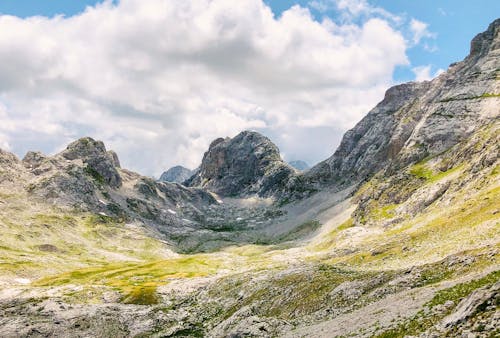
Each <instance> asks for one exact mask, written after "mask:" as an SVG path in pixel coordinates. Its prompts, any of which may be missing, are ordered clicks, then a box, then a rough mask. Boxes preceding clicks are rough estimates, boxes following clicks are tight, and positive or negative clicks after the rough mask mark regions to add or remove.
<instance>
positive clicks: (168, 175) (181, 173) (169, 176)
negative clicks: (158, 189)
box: [160, 165, 194, 183]
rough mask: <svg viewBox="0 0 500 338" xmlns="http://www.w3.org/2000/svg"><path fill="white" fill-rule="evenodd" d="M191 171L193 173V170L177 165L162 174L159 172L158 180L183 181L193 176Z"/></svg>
mask: <svg viewBox="0 0 500 338" xmlns="http://www.w3.org/2000/svg"><path fill="white" fill-rule="evenodd" d="M193 173H194V171H193V170H190V169H188V168H185V167H183V166H180V165H178V166H175V167H172V168H170V169H168V170H167V171H165V172H164V173H163V174H161V176H160V181H163V182H174V183H183V182H184V181H186V180H187V179H188V178H190V177H191V176H193Z"/></svg>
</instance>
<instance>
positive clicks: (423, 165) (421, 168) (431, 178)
mask: <svg viewBox="0 0 500 338" xmlns="http://www.w3.org/2000/svg"><path fill="white" fill-rule="evenodd" d="M463 168H464V166H463V165H458V166H455V167H454V168H451V169H448V170H446V171H440V170H438V169H434V168H432V167H430V166H429V165H428V160H424V161H422V162H419V163H417V164H415V165H413V166H412V167H410V170H409V172H410V174H412V175H413V176H416V177H418V178H421V179H423V180H425V181H426V182H427V183H433V182H437V181H440V180H442V179H443V178H445V177H447V176H448V175H451V174H453V173H455V172H458V171H460V170H461V169H463Z"/></svg>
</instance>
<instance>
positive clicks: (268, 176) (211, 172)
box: [186, 131, 295, 197]
mask: <svg viewBox="0 0 500 338" xmlns="http://www.w3.org/2000/svg"><path fill="white" fill-rule="evenodd" d="M294 175H295V170H294V169H293V168H292V167H291V166H289V165H288V164H287V163H286V162H284V161H283V160H282V159H281V157H280V153H279V149H278V147H276V145H275V144H273V143H272V142H271V141H270V140H269V139H268V138H267V137H265V136H263V135H261V134H259V133H257V132H251V131H244V132H242V133H240V134H238V135H237V136H235V137H234V138H226V139H223V138H219V139H216V140H215V141H213V142H212V144H211V145H210V147H209V149H208V151H207V152H206V153H205V155H204V156H203V160H202V162H201V166H200V168H199V171H198V173H197V174H196V175H194V176H193V177H192V178H191V179H189V180H188V181H187V182H186V184H188V185H189V186H191V187H200V188H204V189H207V190H209V191H213V192H215V193H217V194H219V195H221V196H233V197H235V196H239V197H243V196H251V195H257V196H260V197H269V196H274V195H275V194H277V193H279V192H280V191H281V190H282V189H283V187H284V185H285V184H286V182H287V181H288V180H289V179H290V178H291V177H293V176H294Z"/></svg>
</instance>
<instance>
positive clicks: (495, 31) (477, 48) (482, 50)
mask: <svg viewBox="0 0 500 338" xmlns="http://www.w3.org/2000/svg"><path fill="white" fill-rule="evenodd" d="M499 31H500V19H496V20H495V21H493V22H492V23H491V24H490V25H489V26H488V29H487V30H486V31H484V32H482V33H479V34H478V35H476V36H475V37H474V38H473V39H472V41H471V44H470V54H469V57H476V56H484V55H485V54H487V53H488V52H489V51H490V50H495V49H499V48H500V38H499Z"/></svg>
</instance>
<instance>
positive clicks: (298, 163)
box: [288, 160, 310, 171]
mask: <svg viewBox="0 0 500 338" xmlns="http://www.w3.org/2000/svg"><path fill="white" fill-rule="evenodd" d="M288 164H290V165H291V166H292V167H294V168H295V169H297V170H300V171H304V170H307V169H309V168H310V167H309V164H307V163H306V162H304V161H302V160H298V161H290V162H288Z"/></svg>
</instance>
